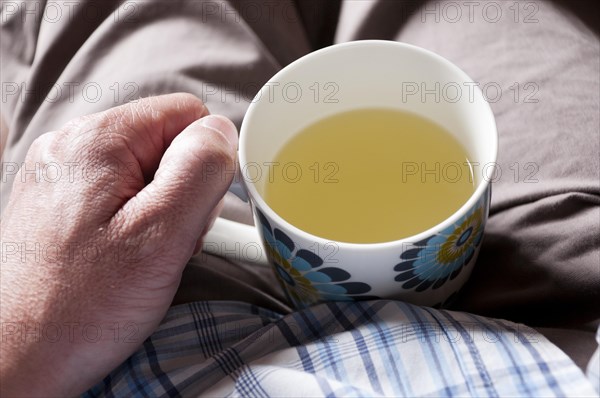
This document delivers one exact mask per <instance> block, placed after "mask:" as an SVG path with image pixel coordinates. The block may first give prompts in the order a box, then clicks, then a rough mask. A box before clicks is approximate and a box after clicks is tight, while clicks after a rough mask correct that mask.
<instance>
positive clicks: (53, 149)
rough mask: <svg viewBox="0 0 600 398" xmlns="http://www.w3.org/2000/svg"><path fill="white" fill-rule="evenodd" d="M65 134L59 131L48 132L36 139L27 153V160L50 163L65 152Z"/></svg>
mask: <svg viewBox="0 0 600 398" xmlns="http://www.w3.org/2000/svg"><path fill="white" fill-rule="evenodd" d="M65 136H66V133H65V132H63V131H60V130H57V131H50V132H48V133H44V134H42V135H40V136H39V137H37V138H36V139H35V140H34V141H33V142H32V143H31V146H30V147H29V150H28V151H27V156H26V159H27V160H38V161H52V160H55V159H56V158H57V156H58V154H59V153H60V152H61V151H63V150H65V144H66V142H65V140H64V138H65Z"/></svg>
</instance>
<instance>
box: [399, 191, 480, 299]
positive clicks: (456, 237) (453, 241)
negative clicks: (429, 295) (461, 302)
mask: <svg viewBox="0 0 600 398" xmlns="http://www.w3.org/2000/svg"><path fill="white" fill-rule="evenodd" d="M485 199H487V195H483V201H480V203H479V204H478V205H477V206H475V208H474V209H473V210H472V211H471V212H469V213H467V214H466V215H465V216H464V217H462V218H461V219H459V220H458V221H457V222H456V223H454V224H453V225H450V226H449V227H447V228H446V229H444V230H443V231H441V232H439V233H437V234H435V235H433V236H430V237H429V238H426V239H423V240H421V241H419V242H416V243H414V244H413V245H412V246H413V247H412V248H410V249H408V250H406V251H404V252H403V253H402V254H401V255H400V259H401V260H402V261H401V262H400V263H398V264H396V266H395V267H394V270H395V271H397V272H399V273H398V275H396V277H395V280H396V281H397V282H402V287H403V288H405V289H413V288H414V289H415V290H416V291H417V292H422V291H425V290H427V289H429V288H431V289H438V288H440V287H441V286H443V285H444V284H445V283H446V282H447V281H449V280H452V279H454V278H456V277H457V276H458V275H459V274H460V272H461V271H462V270H463V269H464V268H465V267H467V266H468V265H470V264H471V262H472V260H473V259H474V257H475V253H476V250H477V248H478V247H479V245H480V244H481V241H482V239H483V226H484V221H485V211H486V206H485V205H484V203H485Z"/></svg>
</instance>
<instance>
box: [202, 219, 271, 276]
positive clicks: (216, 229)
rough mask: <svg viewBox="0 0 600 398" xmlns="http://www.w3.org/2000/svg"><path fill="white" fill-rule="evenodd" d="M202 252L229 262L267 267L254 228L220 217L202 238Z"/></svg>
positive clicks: (262, 248)
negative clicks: (241, 262)
mask: <svg viewBox="0 0 600 398" xmlns="http://www.w3.org/2000/svg"><path fill="white" fill-rule="evenodd" d="M202 251H204V252H206V253H210V254H213V255H215V256H219V257H224V258H226V259H229V260H234V261H243V262H248V263H253V264H256V265H260V266H265V267H268V266H269V262H268V260H267V256H266V252H265V248H264V246H263V244H262V241H261V238H260V235H259V234H258V230H257V229H256V227H254V226H251V225H246V224H242V223H239V222H235V221H231V220H227V219H225V218H221V217H217V218H216V219H215V223H214V224H213V226H212V228H211V229H210V230H209V231H208V232H207V233H206V235H205V236H204V239H203V243H202ZM257 252H258V253H257Z"/></svg>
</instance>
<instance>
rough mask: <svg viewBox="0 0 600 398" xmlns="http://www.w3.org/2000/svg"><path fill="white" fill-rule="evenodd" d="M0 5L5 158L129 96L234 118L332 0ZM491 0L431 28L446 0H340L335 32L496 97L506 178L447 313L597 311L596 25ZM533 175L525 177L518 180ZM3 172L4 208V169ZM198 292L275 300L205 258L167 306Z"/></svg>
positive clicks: (309, 34) (237, 210)
mask: <svg viewBox="0 0 600 398" xmlns="http://www.w3.org/2000/svg"><path fill="white" fill-rule="evenodd" d="M9 3H10V4H13V2H4V3H3V13H2V31H1V33H2V36H1V55H2V59H1V67H2V83H3V86H2V94H3V100H2V103H1V113H2V118H3V119H4V120H6V121H7V125H8V128H9V137H8V142H7V148H6V150H5V153H4V159H3V161H4V162H9V163H10V162H13V163H16V164H20V162H21V161H22V160H23V158H24V155H25V153H26V151H27V149H28V148H29V146H30V145H31V143H32V141H33V140H34V139H35V138H36V137H38V136H39V135H40V134H42V133H44V132H46V131H50V130H53V129H57V128H59V127H60V126H61V125H62V124H64V123H65V122H66V121H67V120H69V119H72V118H74V117H76V116H80V115H83V114H87V113H92V112H97V111H101V110H104V109H107V108H110V107H112V106H115V105H117V104H119V103H122V102H126V101H128V100H131V99H135V98H137V97H140V96H148V95H155V94H162V93H168V92H176V91H187V92H191V93H194V94H196V95H197V96H199V97H200V98H202V99H203V100H204V101H205V102H206V103H207V105H208V108H209V109H210V110H211V111H212V112H213V113H219V114H224V115H226V116H228V117H230V118H231V119H232V120H234V122H235V123H236V124H237V125H238V126H239V124H240V122H241V120H242V117H243V115H244V112H245V110H246V108H247V106H248V103H249V100H250V99H251V98H252V96H253V94H254V93H255V92H256V90H257V89H258V88H259V87H260V86H261V85H262V84H263V83H264V82H266V81H267V79H269V78H270V77H271V76H272V75H273V74H274V73H275V72H277V71H278V70H279V69H280V68H281V67H283V66H285V65H286V64H288V63H289V62H291V61H293V60H294V59H296V58H298V57H300V56H302V55H304V54H306V53H308V52H310V51H312V50H314V49H315V48H317V47H320V46H323V45H325V44H327V43H329V42H330V41H331V40H332V32H331V29H328V25H327V24H325V23H324V21H326V20H327V18H332V21H331V25H330V26H335V25H336V21H335V19H336V18H335V17H334V15H335V12H334V11H335V5H334V6H331V5H328V6H324V7H325V8H326V9H323V10H322V9H321V4H324V3H326V2H320V1H319V2H317V1H315V2H309V3H302V4H303V5H302V6H299V5H298V4H300V3H298V4H296V3H294V2H292V1H291V0H290V1H288V0H285V1H280V2H268V1H265V2H262V1H258V0H256V1H251V2H244V1H232V2H215V1H199V0H188V1H183V0H171V1H168V2H167V1H162V0H147V1H140V2H135V3H123V4H121V2H119V1H114V0H103V1H98V2H93V1H83V2H77V4H76V5H75V6H71V9H70V12H71V14H70V15H69V10H67V9H66V8H63V9H62V17H61V18H59V19H58V20H54V21H50V18H48V17H46V18H44V17H42V15H43V13H44V10H45V9H46V3H45V2H44V1H33V2H29V3H28V4H29V6H28V7H29V8H28V9H29V10H32V9H34V8H35V7H34V5H35V4H37V5H38V6H37V14H36V12H33V13H27V14H24V10H23V9H22V8H23V4H25V3H22V2H14V3H15V4H19V5H20V7H21V9H20V12H18V13H14V12H13V11H12V9H8V8H7V7H8V4H9ZM459 3H460V2H459ZM490 3H495V4H500V5H502V7H503V8H502V11H503V15H504V17H503V18H501V19H500V20H499V21H498V22H496V23H493V22H489V20H485V19H482V17H481V15H482V14H481V10H482V9H483V7H484V6H485V5H486V4H487V3H485V2H484V3H481V4H480V5H479V6H478V8H476V13H475V14H474V17H475V19H474V21H473V22H471V21H470V20H469V18H468V17H467V15H466V14H463V16H462V18H460V20H459V21H455V22H451V21H448V19H452V15H450V14H448V15H445V17H446V18H443V17H442V18H440V20H439V21H436V20H435V19H433V18H431V15H427V14H424V10H435V9H436V7H439V10H443V9H444V7H445V6H444V4H445V3H440V4H437V5H436V3H427V4H425V3H423V2H420V1H411V0H407V1H396V0H394V1H345V2H343V4H342V6H341V11H340V18H339V22H338V23H337V29H336V32H335V40H336V41H346V40H356V39H366V38H383V39H392V40H400V41H405V42H408V43H413V44H417V45H419V46H422V47H425V48H428V49H431V50H433V51H435V52H437V53H439V54H441V55H443V56H445V57H446V58H448V59H449V60H451V61H453V62H454V63H456V64H457V65H459V66H460V67H461V68H463V69H464V70H465V71H466V72H467V73H468V74H470V76H471V77H472V78H473V79H474V80H475V81H477V82H480V83H481V85H484V84H486V83H489V84H492V83H493V84H497V85H499V86H500V87H501V90H502V94H503V95H502V98H501V99H500V100H498V101H497V102H494V103H492V107H493V110H494V113H495V115H496V119H497V124H498V131H499V135H500V152H499V165H500V168H501V170H502V172H503V175H502V177H501V178H500V179H499V181H497V182H496V183H495V184H494V187H493V201H492V208H491V212H492V214H491V218H490V220H489V223H488V226H487V229H486V235H485V240H484V244H483V248H482V251H481V255H480V258H479V261H478V264H477V267H476V270H475V272H474V274H473V276H472V278H471V280H470V281H469V283H468V284H467V286H466V287H465V289H464V291H463V293H462V295H461V296H460V297H459V300H458V302H457V303H456V304H455V305H454V308H456V309H460V310H466V311H471V312H475V313H479V314H484V315H490V316H496V317H503V318H507V319H511V320H516V321H522V322H525V323H527V324H530V325H552V326H556V325H561V326H564V325H568V324H573V325H577V324H579V323H581V322H587V321H589V320H592V319H597V318H600V305H599V304H600V171H599V167H600V166H599V160H598V157H599V154H600V136H599V110H600V107H599V94H598V93H599V92H600V87H599V75H600V65H599V62H600V50H599V43H598V36H597V35H596V34H594V33H593V30H594V29H592V30H590V29H589V26H591V25H593V24H594V22H593V21H594V19H593V18H589V17H587V18H584V20H585V21H586V22H585V23H582V22H581V20H580V19H578V18H577V17H576V16H575V15H574V14H572V13H571V12H569V11H568V10H566V9H562V8H558V7H557V6H556V5H554V3H549V2H545V1H535V2H526V3H527V4H531V3H534V4H535V5H536V7H537V11H536V12H535V14H534V16H533V18H534V19H537V20H538V22H534V23H525V22H524V18H525V16H526V15H529V12H530V11H531V9H527V10H526V9H524V8H520V14H519V18H518V21H517V22H515V21H514V14H513V11H511V10H510V9H509V8H508V7H510V6H511V5H513V4H514V2H498V1H496V2H490ZM526 3H520V4H522V5H524V4H526ZM54 4H56V3H54ZM248 4H250V5H251V6H249V5H248ZM578 4H580V3H578ZM587 4H590V5H589V6H588V7H587V8H586V9H585V10H586V11H588V12H589V13H593V12H594V11H597V7H598V6H597V5H594V2H588V3H587ZM567 5H568V4H567ZM424 7H425V8H424ZM92 8H93V9H94V10H95V11H93V12H90V9H92ZM257 8H258V10H260V11H259V12H258V14H257V13H256V11H255V10H256V9H257ZM332 10H333V11H332ZM9 11H10V12H9ZM464 11H465V9H463V12H464ZM526 11H529V12H526ZM448 12H450V11H448ZM51 15H55V14H51ZM490 15H492V16H493V14H490ZM440 16H442V15H440ZM424 17H425V22H423V18H424ZM428 18H429V19H428ZM590 21H591V22H590ZM595 30H596V31H597V29H595ZM515 82H516V83H519V99H518V100H515V97H514V96H515V88H513V89H511V87H515V86H514V83H515ZM528 83H530V85H528V86H526V84H528ZM86 84H88V85H95V86H96V87H100V89H101V95H99V96H97V95H95V91H94V90H93V89H90V88H89V87H88V91H87V92H82V88H83V87H84V86H85V85H86ZM55 86H58V87H59V88H60V89H61V93H60V95H59V94H57V90H56V89H55V88H54V87H55ZM15 87H16V89H17V91H16V92H13V91H12V90H14V89H15ZM69 87H73V94H72V95H71V94H70V92H69ZM536 88H537V92H535V93H534V91H535V89H536ZM27 90H29V91H27ZM489 93H490V94H491V95H492V96H493V95H494V91H493V90H490V91H489ZM86 95H87V97H86ZM528 95H529V97H527V96H528ZM47 96H48V97H47ZM526 98H527V99H528V100H537V102H525V99H526ZM515 163H518V166H516V168H517V169H518V171H519V175H518V177H517V181H516V182H515V174H514V173H515V166H513V165H515ZM5 164H7V163H5ZM530 164H531V165H533V166H531V165H530ZM511 166H513V168H512V169H511ZM532 167H533V168H532ZM536 170H537V171H536ZM531 171H536V172H535V175H533V176H531V177H532V178H533V179H537V182H533V183H528V182H525V181H524V180H525V178H526V177H527V176H528V174H529V172H531ZM2 172H3V175H2V181H3V182H2V184H1V185H0V187H1V188H2V189H1V191H2V192H1V197H0V199H1V205H4V203H5V202H6V199H7V198H8V194H9V191H10V184H11V182H12V176H11V175H8V174H7V173H5V172H4V168H3V170H2ZM230 203H237V204H235V205H234V207H233V208H228V210H226V214H229V217H230V218H237V217H239V218H241V219H245V220H248V216H247V211H248V210H247V207H246V206H245V205H244V204H243V203H240V202H235V201H233V202H230ZM2 207H3V206H2ZM245 212H246V213H245ZM243 214H246V215H245V216H244V215H243ZM210 298H220V299H224V298H229V299H242V300H245V301H249V302H253V303H255V304H258V305H263V306H266V307H270V308H272V309H275V310H283V309H284V308H285V304H284V301H283V298H282V296H281V291H280V289H279V288H278V286H277V283H276V282H275V280H274V278H273V277H272V275H271V274H270V273H269V272H263V270H256V269H254V268H253V267H252V266H249V265H244V264H234V263H229V262H225V261H222V260H220V259H217V258H214V257H211V256H207V257H205V258H204V259H203V261H202V264H200V265H198V264H196V263H194V264H190V269H189V271H186V273H185V276H184V281H183V282H182V286H181V290H180V293H179V294H178V296H177V298H176V300H195V299H210Z"/></svg>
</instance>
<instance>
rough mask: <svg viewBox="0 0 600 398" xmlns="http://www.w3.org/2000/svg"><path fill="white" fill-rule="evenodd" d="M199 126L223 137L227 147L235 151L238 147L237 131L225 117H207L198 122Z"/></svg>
mask: <svg viewBox="0 0 600 398" xmlns="http://www.w3.org/2000/svg"><path fill="white" fill-rule="evenodd" d="M200 125H202V126H204V127H208V128H209V129H212V130H216V131H218V132H219V133H221V134H222V135H223V137H225V139H226V140H227V142H228V143H229V146H230V147H231V148H232V149H233V150H234V151H236V150H237V146H238V134H237V129H236V128H235V125H234V124H233V122H232V121H231V120H229V119H227V118H226V117H225V116H219V115H208V116H205V117H203V118H202V119H201V120H200Z"/></svg>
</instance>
